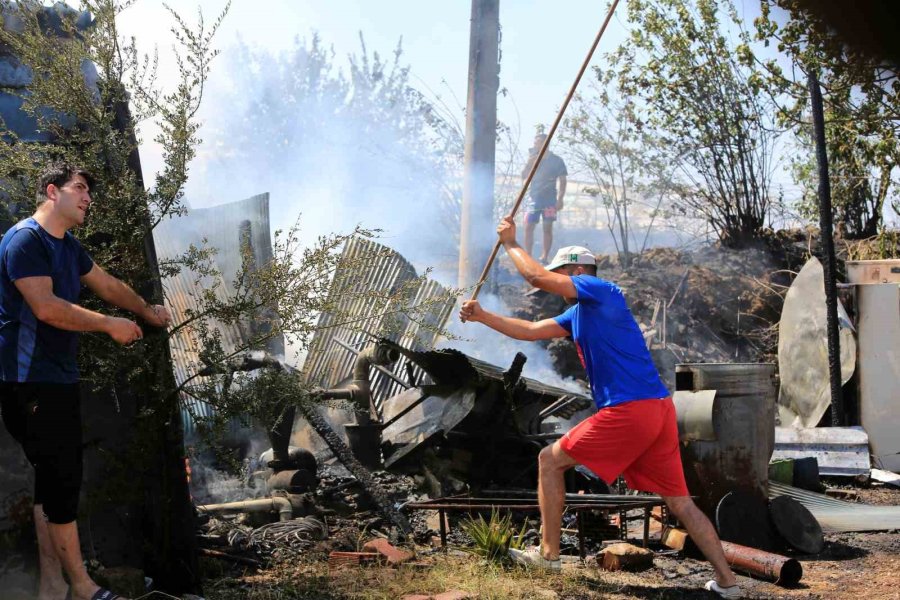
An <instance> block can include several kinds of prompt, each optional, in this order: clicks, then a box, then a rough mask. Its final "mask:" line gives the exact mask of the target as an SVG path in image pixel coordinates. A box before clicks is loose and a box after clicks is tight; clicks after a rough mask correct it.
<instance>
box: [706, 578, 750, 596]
mask: <svg viewBox="0 0 900 600" xmlns="http://www.w3.org/2000/svg"><path fill="white" fill-rule="evenodd" d="M703 589H705V590H709V591H710V592H713V593H715V594H718V595H719V597H720V598H743V596H741V586H739V585H737V584H735V585H732V586H729V587H722V586H721V585H719V584H718V583H716V580H715V579H710V580H709V581H707V582H706V585H704V586H703Z"/></svg>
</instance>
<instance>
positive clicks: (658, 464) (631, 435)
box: [559, 398, 689, 496]
mask: <svg viewBox="0 0 900 600" xmlns="http://www.w3.org/2000/svg"><path fill="white" fill-rule="evenodd" d="M559 445H560V447H561V448H562V449H563V451H564V452H565V453H566V454H568V455H569V456H571V457H572V459H573V460H575V461H577V462H578V463H579V464H582V465H584V466H586V467H587V468H588V469H590V470H591V471H593V472H594V473H595V474H596V475H597V476H598V477H600V478H601V479H603V480H604V481H606V482H607V483H612V482H613V481H615V480H616V478H617V477H618V476H619V475H620V474H624V475H625V483H627V484H628V487H629V488H631V489H633V490H641V491H643V492H652V493H655V494H659V495H660V496H687V495H689V494H688V489H687V484H686V483H685V482H684V471H683V469H682V467H681V451H680V449H679V446H678V424H677V423H676V421H675V405H674V404H673V403H672V399H671V398H664V399H662V400H634V401H632V402H626V403H624V404H618V405H616V406H611V407H609V408H601V409H600V410H599V411H598V412H597V413H596V414H594V415H591V416H590V417H588V418H587V419H585V420H584V421H582V422H581V423H579V424H578V425H576V426H575V427H573V428H572V429H571V430H570V431H569V432H568V433H567V434H566V435H564V436H563V437H562V439H560V440H559Z"/></svg>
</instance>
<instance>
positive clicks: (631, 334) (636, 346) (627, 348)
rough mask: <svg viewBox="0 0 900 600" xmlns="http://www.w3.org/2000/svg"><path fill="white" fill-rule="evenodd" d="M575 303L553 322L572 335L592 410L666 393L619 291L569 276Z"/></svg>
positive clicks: (591, 279) (610, 285) (600, 281)
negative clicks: (586, 376) (573, 286)
mask: <svg viewBox="0 0 900 600" xmlns="http://www.w3.org/2000/svg"><path fill="white" fill-rule="evenodd" d="M572 283H574V284H575V290H576V291H577V292H578V302H577V303H576V304H573V305H572V306H570V307H569V308H568V310H566V312H564V313H563V314H561V315H559V316H558V317H556V319H555V320H556V322H557V323H559V325H560V326H561V327H562V328H563V329H565V330H566V331H568V332H569V333H570V334H571V335H572V339H573V340H574V341H575V347H576V348H577V350H578V356H579V358H581V364H583V365H584V369H585V371H587V375H588V379H589V380H590V382H591V393H592V395H593V396H594V402H595V403H596V404H597V408H605V407H607V406H615V405H616V404H622V403H623V402H630V401H632V400H644V399H649V398H665V397H667V396H668V395H669V391H668V390H667V389H666V386H664V385H663V383H662V381H661V380H660V378H659V372H658V371H657V370H656V365H654V364H653V359H652V358H651V357H650V351H649V350H647V344H646V342H644V336H643V334H642V333H641V330H640V328H639V327H638V324H637V322H636V321H635V320H634V317H633V316H631V311H630V310H629V309H628V304H627V303H626V302H625V296H624V295H623V294H622V290H621V289H619V286H617V285H616V284H614V283H611V282H609V281H604V280H603V279H599V278H597V277H592V276H590V275H577V276H575V277H572Z"/></svg>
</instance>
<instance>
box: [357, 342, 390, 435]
mask: <svg viewBox="0 0 900 600" xmlns="http://www.w3.org/2000/svg"><path fill="white" fill-rule="evenodd" d="M398 360H400V352H399V351H398V350H397V349H396V348H391V347H389V346H387V345H385V344H375V345H373V346H369V347H368V348H366V349H365V350H363V351H362V352H360V353H359V354H358V355H357V357H356V362H355V363H354V364H353V383H351V384H350V388H351V389H352V390H353V398H352V399H353V401H354V402H356V404H357V405H358V406H359V407H360V409H362V410H364V411H367V413H366V414H368V416H369V417H370V418H371V419H376V420H377V419H378V413H377V412H376V411H375V403H374V402H372V388H371V385H370V383H369V368H370V367H373V366H384V365H390V364H393V363H395V362H397V361H398Z"/></svg>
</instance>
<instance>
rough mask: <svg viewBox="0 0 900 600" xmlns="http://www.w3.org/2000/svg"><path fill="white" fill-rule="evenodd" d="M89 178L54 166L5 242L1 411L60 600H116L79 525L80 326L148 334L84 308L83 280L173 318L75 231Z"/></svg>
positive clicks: (0, 281) (120, 301)
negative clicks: (98, 258) (24, 473)
mask: <svg viewBox="0 0 900 600" xmlns="http://www.w3.org/2000/svg"><path fill="white" fill-rule="evenodd" d="M92 183H93V179H92V178H91V176H90V174H88V173H87V172H85V171H83V170H81V169H77V168H73V167H71V166H69V165H64V164H56V165H52V166H50V167H49V168H48V169H47V170H46V171H45V172H44V173H43V174H42V175H41V177H40V180H39V182H38V190H37V203H38V206H37V210H36V211H35V213H34V215H32V216H31V217H29V218H28V219H25V220H24V221H21V222H20V223H17V224H16V225H14V226H13V227H11V228H10V229H9V231H7V232H6V234H5V235H4V236H3V239H2V241H0V408H2V415H3V423H4V425H5V426H6V428H7V430H8V431H9V432H10V434H12V436H13V437H14V438H15V439H16V440H17V441H18V442H19V443H20V444H21V445H22V447H23V449H24V450H25V455H26V456H27V457H28V460H29V462H30V463H31V464H32V466H34V470H35V491H34V502H35V505H34V521H35V529H36V532H37V539H38V547H39V551H40V569H41V578H40V590H39V596H38V597H39V598H41V599H42V600H43V599H50V598H55V599H58V598H62V597H63V596H64V595H65V594H66V589H67V587H70V592H71V597H72V598H73V599H75V600H90V599H92V598H97V597H104V598H113V597H115V596H114V595H111V593H109V592H107V591H106V590H102V589H100V587H99V586H98V585H97V584H96V583H94V581H93V580H92V579H91V578H90V576H89V575H88V573H87V570H86V569H85V567H84V563H83V561H82V556H81V547H80V543H79V540H78V529H77V527H76V524H75V518H76V516H77V512H78V496H79V493H80V489H81V473H82V461H81V448H82V445H81V408H80V396H79V390H78V365H77V350H78V332H82V331H93V332H100V333H105V334H107V335H109V336H110V337H111V338H112V339H113V340H115V341H116V342H118V343H119V344H130V343H132V342H134V341H136V340H139V339H141V337H142V335H143V333H142V331H141V328H140V327H139V326H138V325H137V323H135V322H134V321H131V320H129V319H123V318H119V317H112V316H108V315H103V314H100V313H97V312H94V311H91V310H87V309H85V308H82V307H81V306H79V305H78V299H79V296H80V293H81V286H82V284H84V285H86V286H87V287H89V288H90V289H91V290H92V291H93V292H94V293H95V294H97V296H99V297H100V298H101V299H103V300H104V301H106V302H108V303H110V304H113V305H115V306H118V307H120V308H123V309H125V310H127V311H129V312H131V313H133V314H134V315H136V316H138V317H140V318H141V319H143V320H144V321H145V322H146V323H148V324H150V325H153V326H156V327H165V326H167V325H168V324H169V321H170V317H169V314H168V312H167V311H166V309H165V307H163V306H154V305H150V304H148V303H146V302H145V301H144V300H143V299H141V297H140V296H138V295H137V294H136V293H135V292H134V290H132V289H131V288H130V287H128V286H127V285H126V284H124V283H123V282H121V281H119V280H118V279H116V278H115V277H112V276H111V275H109V274H107V273H106V272H105V271H104V270H103V269H101V268H100V267H99V266H98V265H96V264H95V263H94V262H93V260H91V257H90V256H88V254H87V252H86V251H85V250H84V248H82V247H81V244H80V243H79V242H78V240H76V239H75V237H74V236H73V235H72V234H71V233H69V230H70V229H72V228H73V227H76V226H78V225H81V224H83V223H84V219H85V216H86V214H87V211H88V208H89V207H90V205H91V195H90V188H91V185H92ZM63 569H64V570H65V572H66V574H67V575H68V576H69V584H70V585H69V586H67V585H66V582H65V579H64V578H63V575H62V570H63ZM104 593H105V594H106V595H105V596H104Z"/></svg>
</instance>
